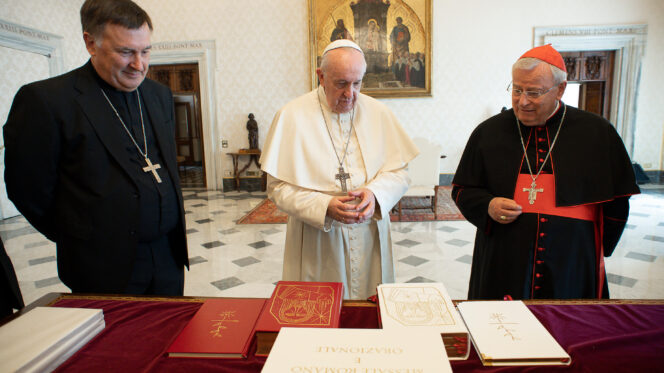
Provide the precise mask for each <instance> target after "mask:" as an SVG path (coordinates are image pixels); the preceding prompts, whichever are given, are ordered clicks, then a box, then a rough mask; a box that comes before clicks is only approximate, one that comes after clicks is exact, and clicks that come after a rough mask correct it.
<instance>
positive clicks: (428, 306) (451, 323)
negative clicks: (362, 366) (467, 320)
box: [378, 283, 470, 360]
mask: <svg viewBox="0 0 664 373" xmlns="http://www.w3.org/2000/svg"><path fill="white" fill-rule="evenodd" d="M378 302H379V305H378V307H379V316H380V322H381V326H382V328H383V329H386V330H395V329H396V330H404V329H422V330H424V329H426V330H434V331H436V332H438V333H440V335H441V337H442V339H443V342H444V344H445V352H446V353H447V356H448V357H449V358H450V360H464V359H467V358H468V354H469V352H470V344H469V341H468V330H467V329H466V326H465V324H464V322H463V320H462V319H461V316H460V315H459V313H458V312H457V310H456V308H455V307H454V304H453V303H452V300H451V299H450V296H449V294H448V293H447V290H446V289H445V286H444V285H443V284H441V283H422V284H420V283H411V284H382V285H379V286H378Z"/></svg>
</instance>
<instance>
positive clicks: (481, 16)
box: [0, 0, 664, 173]
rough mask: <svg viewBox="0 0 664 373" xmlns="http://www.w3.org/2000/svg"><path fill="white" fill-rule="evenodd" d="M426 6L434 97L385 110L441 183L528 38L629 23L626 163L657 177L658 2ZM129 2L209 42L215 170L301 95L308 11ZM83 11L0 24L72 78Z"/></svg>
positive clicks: (662, 17) (275, 0)
mask: <svg viewBox="0 0 664 373" xmlns="http://www.w3.org/2000/svg"><path fill="white" fill-rule="evenodd" d="M393 1H398V0H393ZM433 1H434V4H433V9H434V10H433V13H434V17H433V29H434V30H433V37H432V40H433V58H432V62H433V70H432V79H433V90H432V91H433V97H430V98H410V99H384V100H383V101H384V102H386V104H387V105H388V106H389V107H391V108H392V109H393V110H394V112H395V113H396V115H397V117H398V118H399V119H400V120H401V121H402V123H403V125H404V127H405V128H406V130H407V131H408V133H409V134H410V135H411V136H427V137H428V138H430V139H431V140H432V141H433V142H435V143H438V144H440V145H441V146H442V147H443V153H444V154H446V155H447V156H448V157H447V158H446V159H444V160H441V172H442V173H453V172H454V171H455V169H456V166H457V163H458V161H459V157H460V155H461V152H462V151H463V148H464V146H465V143H466V140H467V138H468V136H469V134H470V132H471V131H472V130H473V128H474V127H475V126H476V125H477V124H478V123H479V122H480V121H482V120H484V119H486V118H488V117H489V116H491V115H493V114H495V113H498V112H499V110H500V108H501V107H502V106H509V105H510V104H509V97H508V96H507V94H506V92H505V87H506V86H507V84H508V83H509V81H510V66H511V64H512V62H514V60H515V59H516V58H517V57H518V56H519V55H520V54H521V53H523V52H524V51H525V50H527V49H528V48H530V47H531V46H532V45H533V28H534V27H540V26H580V25H610V24H637V23H638V24H647V25H648V38H647V47H646V52H645V53H646V54H645V58H644V62H643V66H642V70H641V82H640V84H641V88H640V90H639V92H638V101H637V118H636V133H635V152H634V160H635V161H637V162H639V163H640V164H641V165H642V166H644V168H646V169H647V170H662V169H664V164H663V162H664V154H663V151H662V149H663V147H664V105H663V104H662V103H664V90H663V89H662V87H663V86H664V72H663V71H662V69H661V68H659V66H660V65H661V61H664V43H663V42H662V40H664V1H661V0H560V1H558V2H556V3H555V5H554V6H555V7H554V6H551V5H546V4H550V3H546V4H545V2H534V1H531V0H506V1H489V0H486V1H480V0H468V1H455V0H433ZM137 2H138V3H139V4H140V5H141V6H143V7H144V8H145V9H146V10H147V11H148V13H150V15H151V17H152V19H153V22H154V26H155V31H154V35H153V42H161V41H184V40H215V42H216V73H215V74H216V76H215V82H214V83H215V84H216V86H215V90H216V98H217V99H216V114H217V124H218V128H217V129H216V133H217V134H218V136H220V138H219V139H217V140H216V141H217V143H219V142H220V141H221V138H223V139H228V140H229V148H228V149H219V152H218V155H217V156H218V157H220V158H222V164H221V168H222V169H224V170H229V169H231V167H232V166H231V164H230V159H226V158H230V157H227V156H224V155H223V152H224V151H226V150H232V151H234V150H236V149H238V148H242V147H246V145H247V144H246V142H247V136H246V129H245V123H246V121H247V114H248V113H250V112H252V113H254V115H255V116H256V120H257V121H258V124H259V127H260V129H259V131H260V141H261V145H262V141H263V140H264V137H265V133H266V132H267V129H268V128H269V125H270V122H271V120H272V117H273V116H274V113H275V112H276V111H277V110H278V109H279V108H280V107H281V106H282V105H284V104H285V103H286V102H288V101H289V100H291V99H292V98H294V97H296V96H298V95H301V94H303V93H305V92H307V91H308V90H309V89H310V83H309V66H308V53H309V49H308V14H307V0H247V1H236V0H195V1H187V2H185V1H174V0H138V1H137ZM81 3H82V1H81V0H0V9H3V11H2V14H1V15H0V18H2V19H4V20H6V21H10V22H14V23H18V24H21V25H24V26H28V27H33V28H36V29H39V30H42V31H46V32H50V33H54V34H57V35H61V36H63V37H64V44H65V54H64V55H65V67H66V68H67V69H71V68H75V67H77V66H79V65H81V64H82V63H84V62H85V61H86V60H87V53H86V52H85V49H84V47H83V43H82V40H81V36H80V25H79V21H78V9H79V7H80V4H81ZM499 15H500V16H499ZM0 58H2V57H1V56H0ZM0 63H2V64H3V65H4V61H0ZM12 95H13V93H12ZM0 120H2V121H3V122H4V118H0ZM580 161H582V160H580Z"/></svg>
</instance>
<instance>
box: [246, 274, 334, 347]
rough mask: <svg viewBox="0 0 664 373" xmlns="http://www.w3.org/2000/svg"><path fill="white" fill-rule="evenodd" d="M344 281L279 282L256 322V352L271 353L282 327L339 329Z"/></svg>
mask: <svg viewBox="0 0 664 373" xmlns="http://www.w3.org/2000/svg"><path fill="white" fill-rule="evenodd" d="M343 286H344V285H343V284H342V283H341V282H302V281H279V282H278V283H277V286H276V287H275V288H274V291H273V292H272V296H271V297H270V299H268V301H267V304H266V305H265V307H264V308H263V311H262V312H261V315H260V317H259V318H258V322H257V323H256V343H257V347H256V355H257V356H267V355H268V354H269V353H270V349H271V348H272V344H273V343H274V340H275V338H276V337H277V334H278V333H279V330H280V329H281V327H283V326H288V327H308V328H338V327H339V317H340V316H341V301H342V299H343V295H344V288H343Z"/></svg>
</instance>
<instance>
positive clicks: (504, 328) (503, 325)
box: [489, 312, 521, 341]
mask: <svg viewBox="0 0 664 373" xmlns="http://www.w3.org/2000/svg"><path fill="white" fill-rule="evenodd" d="M489 324H490V325H496V330H498V331H500V332H501V333H503V337H507V338H510V339H511V340H512V341H519V340H521V338H520V337H519V335H518V331H517V329H516V327H515V326H516V325H519V323H518V322H509V321H508V320H507V317H506V316H505V315H503V314H502V313H499V312H496V313H492V314H491V315H490V316H489Z"/></svg>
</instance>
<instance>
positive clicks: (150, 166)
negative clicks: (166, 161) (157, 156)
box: [143, 157, 161, 183]
mask: <svg viewBox="0 0 664 373" xmlns="http://www.w3.org/2000/svg"><path fill="white" fill-rule="evenodd" d="M145 163H147V165H148V166H147V167H143V172H152V175H153V176H154V178H155V180H157V182H158V183H161V178H160V177H159V174H158V173H157V169H158V168H161V166H160V165H159V163H155V164H152V162H150V158H148V157H145Z"/></svg>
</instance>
